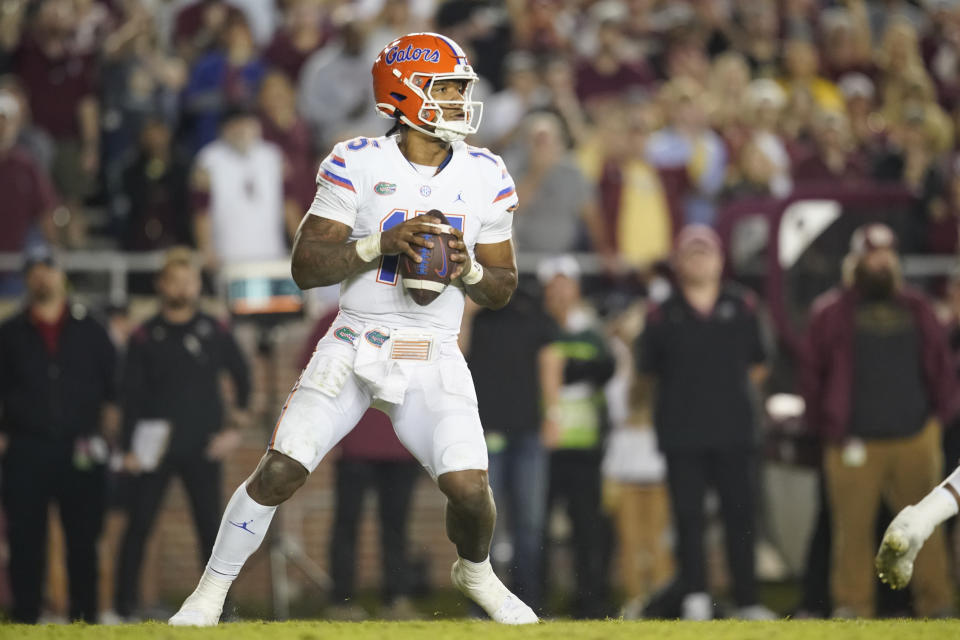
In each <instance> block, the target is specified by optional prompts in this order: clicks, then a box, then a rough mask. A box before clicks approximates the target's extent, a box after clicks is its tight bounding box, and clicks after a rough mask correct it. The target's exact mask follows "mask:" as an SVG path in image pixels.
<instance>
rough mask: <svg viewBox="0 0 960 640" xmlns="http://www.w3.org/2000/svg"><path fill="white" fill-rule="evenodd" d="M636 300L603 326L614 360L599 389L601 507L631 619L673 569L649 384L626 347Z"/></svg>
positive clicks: (639, 326) (636, 315) (637, 327)
mask: <svg viewBox="0 0 960 640" xmlns="http://www.w3.org/2000/svg"><path fill="white" fill-rule="evenodd" d="M644 306H645V305H644V304H643V303H635V304H632V305H631V306H629V307H628V308H626V309H624V310H623V311H621V312H619V313H617V315H616V316H615V317H614V318H613V319H612V321H611V322H610V323H609V325H608V329H609V331H610V334H611V335H610V347H611V352H612V354H613V356H614V359H615V361H616V370H615V373H614V376H613V378H612V379H611V380H610V382H609V383H608V384H607V386H606V389H605V393H606V399H607V409H608V412H609V416H610V423H611V427H612V428H611V431H610V436H609V439H608V441H607V446H606V453H605V455H604V458H603V465H602V469H603V507H604V510H605V511H606V512H607V513H609V514H610V516H611V517H612V518H613V521H614V524H615V525H616V533H617V556H616V565H617V567H618V568H619V570H620V576H621V583H622V587H623V596H624V605H623V608H622V609H621V611H620V614H621V615H622V616H623V617H624V618H626V619H628V620H634V619H637V618H639V617H640V616H641V615H642V611H643V605H644V603H645V602H646V600H647V598H648V597H649V596H650V595H651V594H652V593H653V592H654V590H656V589H660V588H661V587H663V586H664V585H665V584H666V582H667V581H668V580H669V579H670V577H671V576H672V575H673V559H672V553H671V549H670V543H669V541H670V535H671V531H670V501H669V497H668V494H667V488H666V485H665V483H664V479H665V475H666V464H665V462H664V459H663V456H662V455H661V454H660V452H659V451H658V450H657V438H656V435H655V433H654V429H653V404H652V401H653V397H652V394H653V387H652V386H651V385H650V384H649V382H650V381H649V379H648V378H646V377H643V376H638V375H637V374H636V360H635V358H634V354H633V350H632V349H631V345H633V344H634V343H635V342H636V339H637V336H638V335H639V334H640V332H641V331H642V330H643V314H644Z"/></svg>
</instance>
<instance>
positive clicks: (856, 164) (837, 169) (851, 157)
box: [793, 111, 868, 185]
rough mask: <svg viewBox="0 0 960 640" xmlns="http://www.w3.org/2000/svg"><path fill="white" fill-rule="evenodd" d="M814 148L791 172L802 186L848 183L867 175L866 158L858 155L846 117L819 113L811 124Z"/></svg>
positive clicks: (839, 114)
mask: <svg viewBox="0 0 960 640" xmlns="http://www.w3.org/2000/svg"><path fill="white" fill-rule="evenodd" d="M813 142H814V147H813V149H812V150H811V151H810V152H808V154H807V156H806V157H805V158H803V159H801V160H800V161H799V162H798V163H797V165H796V167H794V169H793V177H794V178H795V180H796V182H797V183H802V184H811V183H813V184H819V185H823V184H829V183H833V184H851V183H854V184H855V183H858V182H860V181H862V180H863V179H865V178H866V177H867V175H868V167H867V159H866V158H865V157H864V156H863V155H862V154H860V153H858V151H857V148H856V145H855V143H854V140H853V136H852V134H851V132H850V125H849V122H848V120H847V117H846V116H845V115H844V114H843V113H842V112H835V111H822V112H820V113H819V114H817V117H816V119H815V120H814V125H813Z"/></svg>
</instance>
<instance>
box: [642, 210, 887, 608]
mask: <svg viewBox="0 0 960 640" xmlns="http://www.w3.org/2000/svg"><path fill="white" fill-rule="evenodd" d="M673 264H674V268H675V270H676V276H677V283H678V287H677V289H676V291H675V292H673V293H672V294H671V295H670V297H668V298H667V299H666V300H664V301H663V302H662V303H661V304H659V305H657V306H655V307H652V308H651V309H650V311H649V312H648V314H647V320H646V326H645V328H644V331H643V334H642V336H641V338H640V340H639V350H640V353H639V355H638V358H639V361H638V366H639V370H640V372H641V373H643V374H645V375H647V376H650V377H652V378H653V379H654V381H655V385H656V386H655V392H654V393H655V403H654V406H655V409H654V425H655V427H656V430H657V440H658V442H659V445H660V449H661V451H663V453H664V455H665V456H666V460H667V484H668V487H669V490H670V502H671V507H672V511H673V518H674V525H675V527H676V534H677V544H676V559H677V566H678V569H679V593H680V595H681V597H682V603H681V610H682V615H683V617H684V618H686V619H697V620H704V619H710V618H712V617H713V616H714V613H713V609H714V606H713V600H712V597H711V596H710V594H709V593H708V592H707V580H706V569H705V566H704V550H703V535H704V502H703V500H704V494H705V492H706V491H707V488H708V487H713V488H715V489H716V491H717V493H718V494H719V497H720V504H721V514H722V516H723V522H724V531H725V533H726V535H725V537H724V541H725V544H726V548H727V549H726V550H727V562H728V565H729V567H730V572H731V574H732V577H733V599H734V601H735V603H736V607H737V609H736V610H735V612H734V617H739V618H745V619H767V618H772V617H773V614H772V612H770V611H769V610H768V609H766V608H765V607H763V606H762V605H760V604H759V601H758V598H757V588H756V576H755V570H754V540H755V539H756V538H755V535H756V524H755V523H756V518H757V502H758V496H759V488H758V486H757V473H756V472H757V469H756V463H757V444H758V440H757V435H758V432H757V425H756V419H755V417H754V415H755V410H754V407H753V397H754V385H756V384H757V383H758V382H759V381H761V380H762V379H763V378H764V376H765V374H766V367H765V365H764V363H765V360H766V351H765V348H764V344H763V340H762V337H761V331H760V324H759V320H758V317H757V309H756V300H755V298H754V297H753V295H752V294H750V293H748V292H745V291H744V290H742V289H741V288H740V287H738V286H737V285H734V284H731V283H725V282H724V281H723V280H722V272H723V254H722V251H721V247H720V240H719V238H718V237H717V235H716V234H715V233H714V232H713V231H712V230H711V229H709V228H708V227H705V226H703V225H690V226H688V227H685V228H684V229H683V230H682V231H681V232H680V234H679V236H678V238H677V248H676V253H675V256H674V262H673ZM691 397H695V398H696V402H691ZM868 546H869V545H868Z"/></svg>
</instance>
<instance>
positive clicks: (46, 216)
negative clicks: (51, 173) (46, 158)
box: [0, 90, 57, 252]
mask: <svg viewBox="0 0 960 640" xmlns="http://www.w3.org/2000/svg"><path fill="white" fill-rule="evenodd" d="M20 116H21V114H20V107H19V104H18V103H17V100H16V98H14V96H13V95H12V94H11V93H10V92H8V91H2V90H0V194H2V197H3V214H2V215H0V252H18V251H23V250H24V248H25V247H26V244H27V239H28V236H29V235H30V232H31V231H32V230H33V229H34V227H35V226H37V227H39V229H40V230H41V231H42V232H43V234H44V235H45V236H46V238H47V240H48V241H52V240H53V237H54V229H53V210H54V208H55V207H56V206H57V194H56V191H55V190H54V188H53V185H52V184H51V183H50V179H49V178H48V177H47V175H46V172H44V171H43V169H42V168H41V167H40V165H39V164H38V163H37V162H36V160H34V158H33V157H32V156H31V155H30V153H29V152H28V151H27V150H26V149H23V148H22V147H19V146H17V144H16V142H17V137H18V136H19V134H20Z"/></svg>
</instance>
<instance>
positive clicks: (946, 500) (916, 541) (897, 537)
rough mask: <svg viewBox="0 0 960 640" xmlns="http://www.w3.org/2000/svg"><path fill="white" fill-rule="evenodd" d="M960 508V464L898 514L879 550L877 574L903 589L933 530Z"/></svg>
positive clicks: (892, 585) (884, 535)
mask: <svg viewBox="0 0 960 640" xmlns="http://www.w3.org/2000/svg"><path fill="white" fill-rule="evenodd" d="M958 509H960V467H958V468H957V469H956V470H954V472H953V473H951V474H950V476H949V477H948V478H947V479H946V480H944V481H943V482H942V483H940V485H939V486H937V487H936V488H935V489H934V490H933V491H931V492H930V493H928V494H927V495H926V496H925V497H924V498H923V500H921V501H920V502H918V503H917V504H914V505H910V506H908V507H904V509H903V510H902V511H901V512H900V513H898V514H897V517H895V518H894V519H893V522H891V523H890V526H889V527H887V531H886V533H884V534H883V540H882V541H881V542H880V550H879V551H877V559H876V566H877V576H878V577H879V578H880V580H882V581H883V582H886V583H887V584H888V585H890V586H891V587H893V588H894V589H903V588H904V587H906V586H907V585H908V584H909V583H910V578H911V577H913V561H914V560H916V559H917V554H918V553H920V549H921V548H922V547H923V543H924V542H926V541H927V538H929V537H930V534H932V533H933V530H934V529H936V528H937V525H939V524H940V523H941V522H943V521H944V520H948V519H950V518H951V517H953V516H955V515H956V514H957V511H958Z"/></svg>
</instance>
